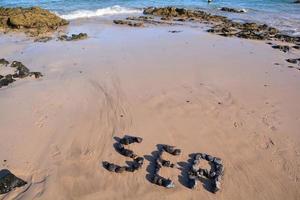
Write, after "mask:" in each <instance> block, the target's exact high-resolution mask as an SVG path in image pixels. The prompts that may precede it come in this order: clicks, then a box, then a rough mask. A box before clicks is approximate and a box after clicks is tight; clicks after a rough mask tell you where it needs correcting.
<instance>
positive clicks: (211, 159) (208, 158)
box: [205, 155, 214, 162]
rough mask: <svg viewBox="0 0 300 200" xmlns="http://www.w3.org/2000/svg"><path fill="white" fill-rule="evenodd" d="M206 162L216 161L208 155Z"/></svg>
mask: <svg viewBox="0 0 300 200" xmlns="http://www.w3.org/2000/svg"><path fill="white" fill-rule="evenodd" d="M205 160H207V161H209V162H212V161H213V160H214V157H212V156H211V155H206V157H205Z"/></svg>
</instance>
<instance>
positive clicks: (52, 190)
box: [0, 21, 300, 200]
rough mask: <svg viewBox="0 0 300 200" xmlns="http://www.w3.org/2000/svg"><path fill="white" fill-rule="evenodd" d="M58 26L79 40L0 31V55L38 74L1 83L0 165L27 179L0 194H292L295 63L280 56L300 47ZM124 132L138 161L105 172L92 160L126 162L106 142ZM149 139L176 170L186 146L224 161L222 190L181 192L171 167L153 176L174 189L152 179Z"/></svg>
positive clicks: (161, 30)
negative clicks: (165, 148) (127, 168)
mask: <svg viewBox="0 0 300 200" xmlns="http://www.w3.org/2000/svg"><path fill="white" fill-rule="evenodd" d="M170 30H181V31H182V32H179V33H170V32H169V31H170ZM67 31H69V32H70V33H74V32H87V33H88V35H89V38H88V39H87V40H82V41H76V42H61V41H55V40H53V41H50V42H47V43H34V42H33V41H32V40H30V39H28V38H26V37H23V36H16V35H1V36H0V45H1V48H0V57H1V58H2V57H3V58H6V59H7V60H9V61H13V60H18V61H21V62H23V63H24V64H25V65H26V66H27V67H28V68H29V69H30V70H33V71H40V72H42V73H43V74H44V77H43V78H41V79H38V80H32V79H22V80H19V81H17V82H15V83H13V84H11V85H9V86H8V87H6V88H1V89H0V112H1V115H0V130H1V132H0V137H1V143H0V146H1V151H0V163H1V169H4V168H7V169H9V170H10V171H12V172H13V173H14V174H15V175H17V176H18V177H20V178H22V179H24V180H26V181H27V182H28V183H29V184H27V185H26V186H25V187H22V188H18V189H16V190H14V191H12V192H10V193H9V194H7V195H2V196H0V199H14V198H17V199H224V200H225V199H232V200H235V199H236V200H238V199H249V200H250V199H251V200H252V199H295V200H296V199H299V198H300V191H299V187H300V182H299V179H300V177H299V172H300V157H299V156H300V148H299V144H300V135H299V130H300V106H299V101H300V92H299V91H300V71H299V70H297V69H291V68H288V66H289V64H288V63H286V62H285V61H284V59H286V58H291V57H293V58H294V57H297V56H298V57H299V51H298V52H297V51H296V50H293V51H292V52H290V53H283V52H281V51H278V50H275V49H272V48H270V46H269V45H267V44H265V41H251V40H241V39H235V38H223V37H220V36H216V35H212V34H209V33H205V32H203V30H201V29H199V28H192V27H187V26H152V27H146V28H130V27H126V26H116V25H111V24H110V23H108V22H102V23H96V24H95V22H85V23H82V22H80V21H78V22H72V23H71V25H70V26H69V28H68V30H67ZM274 63H279V65H274ZM124 134H131V135H136V136H140V137H142V138H143V139H144V140H143V142H142V143H141V144H134V145H131V148H132V149H133V150H134V151H135V152H136V153H137V154H139V155H145V158H146V161H145V164H144V166H143V168H142V169H141V170H139V171H137V172H135V173H133V174H132V173H125V174H112V173H110V172H108V171H107V170H105V169H104V168H103V167H102V164H101V163H102V161H104V160H106V161H110V162H114V163H117V164H120V165H123V164H124V163H125V161H126V159H125V158H124V157H123V156H121V155H120V154H118V153H117V152H116V151H115V149H114V148H113V144H114V143H115V139H114V137H121V136H123V135H124ZM157 144H170V145H175V146H177V147H179V148H181V149H182V151H183V153H182V155H180V156H179V157H170V159H171V160H172V161H173V162H179V165H180V167H182V168H184V169H185V168H186V167H187V160H188V159H189V154H191V153H196V152H206V153H209V154H211V155H213V156H217V157H220V158H222V159H223V161H224V167H225V175H224V180H223V182H222V190H221V191H219V192H218V193H216V194H213V193H211V192H209V191H208V190H207V189H206V187H207V186H206V183H203V184H202V183H201V182H199V183H198V186H197V188H196V189H194V190H191V189H188V188H187V187H186V174H185V173H186V172H185V171H184V170H183V171H182V170H178V169H164V170H163V171H162V174H161V175H163V176H165V177H170V178H171V179H172V180H173V181H174V182H175V184H176V188H175V189H165V188H162V187H159V186H156V185H153V184H152V183H150V182H149V180H148V171H149V160H151V159H152V157H151V152H153V151H155V150H156V145H157ZM3 160H7V161H6V162H4V161H3ZM127 160H128V159H127ZM150 168H151V167H150Z"/></svg>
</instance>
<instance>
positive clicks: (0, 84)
mask: <svg viewBox="0 0 300 200" xmlns="http://www.w3.org/2000/svg"><path fill="white" fill-rule="evenodd" d="M14 81H16V80H15V79H13V76H12V75H11V74H8V75H6V76H5V77H3V76H2V78H1V79H0V88H1V87H3V86H8V85H9V84H11V83H13V82H14Z"/></svg>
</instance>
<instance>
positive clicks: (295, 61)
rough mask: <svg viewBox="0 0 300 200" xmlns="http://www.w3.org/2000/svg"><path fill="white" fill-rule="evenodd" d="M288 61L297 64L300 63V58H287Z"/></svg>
mask: <svg viewBox="0 0 300 200" xmlns="http://www.w3.org/2000/svg"><path fill="white" fill-rule="evenodd" d="M286 61H287V62H289V63H292V64H297V63H300V58H289V59H286Z"/></svg>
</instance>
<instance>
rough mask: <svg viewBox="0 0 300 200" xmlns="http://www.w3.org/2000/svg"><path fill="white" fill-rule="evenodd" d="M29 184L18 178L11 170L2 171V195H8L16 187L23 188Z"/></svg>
mask: <svg viewBox="0 0 300 200" xmlns="http://www.w3.org/2000/svg"><path fill="white" fill-rule="evenodd" d="M26 184H27V182H26V181H24V180H22V179H20V178H18V177H16V176H15V175H14V174H12V173H11V172H10V171H9V170H7V169H3V170H1V171H0V195H1V194H6V193H8V192H10V191H11V190H13V189H14V188H16V187H22V186H24V185H26Z"/></svg>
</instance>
